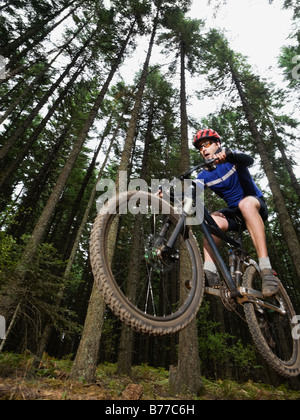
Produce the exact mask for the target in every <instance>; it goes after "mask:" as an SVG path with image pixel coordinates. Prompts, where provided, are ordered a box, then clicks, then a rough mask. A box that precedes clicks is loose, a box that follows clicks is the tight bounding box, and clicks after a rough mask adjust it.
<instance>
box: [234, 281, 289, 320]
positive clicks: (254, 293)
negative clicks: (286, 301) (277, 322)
mask: <svg viewBox="0 0 300 420" xmlns="http://www.w3.org/2000/svg"><path fill="white" fill-rule="evenodd" d="M239 292H240V294H241V295H242V298H238V299H237V300H238V302H239V303H240V304H241V305H243V304H244V303H248V302H249V303H254V304H256V305H259V306H261V307H263V308H267V309H271V310H273V311H275V312H278V313H279V314H280V315H286V314H287V312H286V309H285V307H284V305H283V303H282V302H281V299H280V302H279V303H280V307H278V306H276V305H273V304H272V303H269V302H266V301H265V300H264V296H263V294H262V293H261V292H259V291H258V290H254V289H250V288H246V287H240V288H239Z"/></svg>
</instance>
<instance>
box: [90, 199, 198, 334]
mask: <svg viewBox="0 0 300 420" xmlns="http://www.w3.org/2000/svg"><path fill="white" fill-rule="evenodd" d="M179 217H180V216H179V215H178V214H175V211H174V208H173V207H172V206H170V205H168V204H167V203H166V202H165V201H164V200H162V199H160V198H159V197H158V196H155V195H152V194H149V193H146V192H142V191H138V192H137V191H132V192H129V191H127V192H125V193H122V194H120V195H117V196H116V197H114V198H112V199H111V200H109V201H108V203H107V204H106V205H105V206H104V207H103V208H102V209H101V211H100V212H99V213H98V215H97V217H96V220H95V222H94V225H93V229H92V233H91V238H90V258H91V266H92V270H93V274H94V279H95V281H96V283H97V285H98V287H99V290H100V292H101V294H102V296H103V298H104V300H105V302H106V304H107V305H108V306H109V307H110V309H111V310H112V312H113V313H114V314H115V315H116V316H117V317H119V318H120V319H121V321H122V322H124V323H126V324H127V325H129V326H130V327H132V328H133V329H135V330H136V331H138V332H142V333H146V334H151V335H166V334H173V333H175V332H177V331H180V330H181V329H183V328H185V327H186V326H187V325H188V324H189V323H190V322H191V321H192V320H193V319H194V317H195V316H196V314H197V311H198V309H199V307H200V304H201V301H202V297H203V293H204V276H203V264H202V258H201V254H200V252H199V249H198V245H197V242H196V240H195V238H194V236H193V233H192V231H191V229H190V228H189V227H185V229H184V232H181V234H180V235H179V236H178V239H177V242H176V243H175V246H174V248H173V249H172V250H168V251H169V252H163V250H165V245H166V243H167V241H168V239H169V238H170V236H171V235H172V233H173V232H174V229H175V228H176V225H177V223H178V220H179ZM187 286H188V287H187Z"/></svg>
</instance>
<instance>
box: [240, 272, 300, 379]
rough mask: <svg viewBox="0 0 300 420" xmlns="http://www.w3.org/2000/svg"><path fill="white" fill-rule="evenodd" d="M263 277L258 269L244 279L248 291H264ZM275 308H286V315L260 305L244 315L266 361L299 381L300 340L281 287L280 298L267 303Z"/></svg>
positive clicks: (249, 307)
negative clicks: (262, 288) (262, 289)
mask: <svg viewBox="0 0 300 420" xmlns="http://www.w3.org/2000/svg"><path fill="white" fill-rule="evenodd" d="M261 282H262V280H261V276H260V274H259V272H258V271H257V270H256V268H255V267H254V266H251V267H249V268H248V269H247V270H246V273H245V275H244V282H243V286H244V287H249V288H253V289H256V290H261ZM267 300H268V301H269V302H270V303H271V304H274V305H276V306H278V307H280V306H282V307H283V308H284V309H285V311H286V314H285V315H281V314H280V313H278V312H277V311H274V310H271V309H268V308H264V307H262V306H261V305H259V304H255V303H246V304H245V305H244V311H245V316H246V320H247V323H248V326H249V329H250V332H251V335H252V337H253V340H254V342H255V344H256V346H257V348H258V350H259V352H260V353H261V355H262V356H263V357H264V359H265V360H266V361H267V362H268V363H269V364H270V365H271V366H272V367H273V369H274V370H276V371H277V372H278V373H279V374H280V375H282V376H284V377H287V378H288V377H295V376H297V375H299V373H300V340H299V339H295V338H293V334H292V330H293V328H294V327H295V324H294V323H293V318H294V317H295V315H296V313H295V311H294V308H293V305H292V303H291V300H290V298H289V296H288V294H287V292H286V290H285V289H284V287H283V285H282V284H281V285H280V289H279V292H278V293H277V295H276V296H274V297H271V298H268V299H267Z"/></svg>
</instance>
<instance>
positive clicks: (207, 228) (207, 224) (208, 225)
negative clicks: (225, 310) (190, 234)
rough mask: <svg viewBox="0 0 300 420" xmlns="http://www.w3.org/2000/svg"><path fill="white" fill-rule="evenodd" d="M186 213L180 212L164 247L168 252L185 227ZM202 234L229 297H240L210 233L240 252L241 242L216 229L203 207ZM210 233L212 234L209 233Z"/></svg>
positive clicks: (216, 226)
mask: <svg viewBox="0 0 300 420" xmlns="http://www.w3.org/2000/svg"><path fill="white" fill-rule="evenodd" d="M187 216H188V215H187V212H186V211H185V210H184V211H183V212H182V215H181V217H180V219H179V222H178V224H177V226H176V228H175V230H174V232H173V234H172V236H171V238H170V239H169V241H168V243H167V245H166V249H168V250H172V249H173V248H174V244H175V242H176V240H177V238H178V235H179V234H180V233H181V232H182V231H183V230H184V227H185V225H186V218H187ZM200 227H201V229H202V232H203V234H204V236H205V238H206V239H207V241H208V244H209V246H210V247H211V249H212V251H213V254H214V257H215V259H216V262H217V264H218V266H219V268H220V271H221V273H222V275H223V277H224V280H225V282H226V284H227V287H228V289H229V291H230V294H231V297H232V298H235V297H237V296H240V297H241V295H240V292H239V290H238V288H237V285H236V283H235V281H234V280H233V278H232V276H231V273H230V271H229V270H228V268H227V265H226V263H225V262H224V260H223V258H222V256H221V254H220V252H219V250H218V248H217V246H216V244H215V242H214V240H213V237H212V233H213V234H214V235H215V236H217V237H219V238H220V239H223V240H224V241H225V242H227V243H228V244H231V245H233V246H235V247H237V248H238V249H240V250H241V241H237V240H235V239H234V238H232V237H231V236H229V235H227V234H225V233H224V232H222V231H221V229H220V228H219V227H218V225H217V224H216V223H215V221H214V219H213V218H212V217H211V216H210V214H209V212H208V210H207V209H206V208H205V207H204V220H203V222H202V223H201V225H200ZM211 232H212V233H211Z"/></svg>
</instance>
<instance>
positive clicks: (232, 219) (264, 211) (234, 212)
mask: <svg viewBox="0 0 300 420" xmlns="http://www.w3.org/2000/svg"><path fill="white" fill-rule="evenodd" d="M255 198H256V199H257V200H258V201H259V203H260V211H259V214H260V215H261V217H262V219H263V221H264V222H266V221H267V220H268V217H269V212H268V208H267V205H266V202H265V199H264V198H263V197H255ZM219 212H220V213H222V214H224V216H225V217H226V219H227V220H228V223H229V228H228V231H233V232H236V231H239V228H240V225H242V228H243V230H246V229H247V227H246V222H245V220H244V218H243V215H242V213H241V211H240V209H239V207H233V208H226V209H221V210H219Z"/></svg>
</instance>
